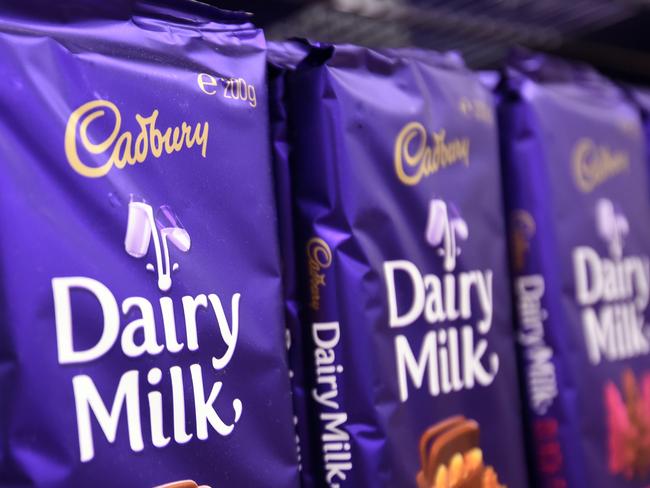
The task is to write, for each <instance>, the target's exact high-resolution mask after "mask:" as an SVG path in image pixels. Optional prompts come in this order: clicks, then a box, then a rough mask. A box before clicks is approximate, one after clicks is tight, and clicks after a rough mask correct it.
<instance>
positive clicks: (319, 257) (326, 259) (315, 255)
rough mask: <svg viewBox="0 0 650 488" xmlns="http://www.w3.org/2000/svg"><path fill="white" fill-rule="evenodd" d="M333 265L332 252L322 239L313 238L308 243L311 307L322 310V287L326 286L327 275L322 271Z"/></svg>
mask: <svg viewBox="0 0 650 488" xmlns="http://www.w3.org/2000/svg"><path fill="white" fill-rule="evenodd" d="M331 264H332V251H331V250H330V247H329V246H328V245H327V242H325V241H324V240H323V239H321V238H320V237H312V238H311V239H309V241H308V242H307V272H308V274H309V296H310V300H309V306H310V307H311V309H312V310H319V309H320V287H321V286H325V275H324V274H323V273H321V272H320V271H321V270H322V269H326V268H329V267H330V265H331Z"/></svg>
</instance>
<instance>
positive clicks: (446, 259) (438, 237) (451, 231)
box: [425, 199, 469, 272]
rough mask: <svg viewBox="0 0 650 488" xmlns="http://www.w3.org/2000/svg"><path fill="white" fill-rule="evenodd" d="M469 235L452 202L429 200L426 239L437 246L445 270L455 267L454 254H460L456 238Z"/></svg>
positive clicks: (465, 224) (459, 238)
mask: <svg viewBox="0 0 650 488" xmlns="http://www.w3.org/2000/svg"><path fill="white" fill-rule="evenodd" d="M468 235H469V230H468V228H467V222H465V220H463V218H462V217H461V216H460V213H459V212H458V209H456V207H455V206H454V205H453V204H449V205H447V204H446V203H445V202H444V201H443V200H440V199H433V200H431V202H429V218H428V220H427V229H426V233H425V236H426V240H427V242H428V243H429V244H431V245H432V246H434V247H438V246H440V247H439V249H438V254H439V255H440V256H441V257H442V258H443V265H444V268H445V271H447V272H451V271H453V270H454V269H455V268H456V256H459V255H460V246H459V245H458V243H457V240H463V241H464V240H466V239H467V237H468Z"/></svg>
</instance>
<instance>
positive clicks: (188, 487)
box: [153, 480, 210, 488]
mask: <svg viewBox="0 0 650 488" xmlns="http://www.w3.org/2000/svg"><path fill="white" fill-rule="evenodd" d="M153 488H210V487H209V486H208V485H197V484H196V481H193V480H181V481H172V482H171V483H165V484H164V485H158V486H154V487H153Z"/></svg>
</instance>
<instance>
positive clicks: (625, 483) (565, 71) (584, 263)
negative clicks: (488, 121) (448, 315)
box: [499, 55, 650, 488]
mask: <svg viewBox="0 0 650 488" xmlns="http://www.w3.org/2000/svg"><path fill="white" fill-rule="evenodd" d="M501 100H502V103H501V104H500V111H499V112H500V115H499V119H500V129H501V140H502V149H503V160H504V167H505V170H504V174H505V182H506V183H505V188H506V192H505V193H506V201H507V213H508V223H509V233H510V242H511V254H512V256H511V257H512V265H511V269H512V273H513V288H514V295H515V301H516V309H517V311H518V314H517V316H518V342H519V346H520V352H521V358H522V369H523V371H524V373H523V374H524V383H525V384H526V397H527V402H526V403H527V407H528V418H529V429H528V432H529V447H530V451H531V457H532V458H533V459H534V460H535V463H534V468H535V469H534V471H535V479H536V485H537V486H542V487H546V486H549V487H555V486H557V487H560V486H568V487H583V486H589V487H596V488H597V487H640V486H647V485H648V483H649V482H650V480H649V478H648V477H647V475H648V468H649V467H650V464H648V463H650V458H649V457H648V455H649V454H650V450H649V448H650V437H649V436H650V356H649V355H648V354H649V353H650V344H649V342H648V338H649V335H648V330H647V320H648V309H647V305H648V283H649V282H650V281H649V278H650V264H649V263H650V261H649V260H648V250H649V249H650V224H649V222H648V214H649V210H650V209H649V207H648V186H647V168H646V165H645V160H644V157H645V156H644V154H645V153H644V151H645V144H644V141H643V135H642V127H641V122H640V119H639V115H638V113H637V112H636V111H635V109H634V107H633V106H632V105H631V104H630V103H629V102H628V101H627V100H626V97H625V96H624V94H623V92H622V91H621V90H620V89H619V88H617V87H616V86H615V85H614V84H613V83H611V82H609V81H608V80H606V79H604V78H603V77H601V76H600V75H598V74H597V73H595V72H593V71H592V70H591V69H590V68H587V67H584V66H576V65H571V64H569V63H567V62H565V61H560V60H554V59H552V58H548V57H546V56H543V55H523V56H522V55H518V56H517V57H515V58H513V61H512V64H511V66H510V67H509V68H508V70H507V72H506V76H505V77H504V82H503V84H502V90H501Z"/></svg>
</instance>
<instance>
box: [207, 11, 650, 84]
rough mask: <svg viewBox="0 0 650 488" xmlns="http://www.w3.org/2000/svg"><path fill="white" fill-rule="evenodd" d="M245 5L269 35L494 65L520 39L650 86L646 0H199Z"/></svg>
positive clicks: (649, 22)
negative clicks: (418, 50)
mask: <svg viewBox="0 0 650 488" xmlns="http://www.w3.org/2000/svg"><path fill="white" fill-rule="evenodd" d="M202 1H205V2H209V3H212V4H213V5H216V6H219V7H223V8H227V9H231V10H246V11H249V12H252V13H253V14H254V17H253V18H254V22H255V23H256V24H257V25H259V26H261V27H263V28H264V29H265V30H266V32H267V37H268V38H270V39H282V38H286V37H292V36H299V37H309V38H313V39H317V40H322V41H335V42H350V43H354V44H360V45H365V46H371V47H373V46H374V47H379V46H383V47H400V46H419V47H423V48H429V49H435V50H442V51H444V50H449V49H454V50H458V51H460V52H461V53H462V54H463V56H464V57H465V60H466V62H467V63H468V64H469V65H470V66H471V67H473V68H479V69H482V68H493V67H496V66H498V64H499V62H500V61H501V60H502V59H503V57H504V56H505V54H506V53H507V52H508V50H509V48H510V47H511V46H514V45H523V46H527V47H529V48H532V49H536V50H541V51H547V52H551V53H556V54H559V55H562V56H564V57H568V58H572V59H578V60H582V61H586V62H588V63H590V64H592V65H594V66H596V67H597V68H598V69H599V70H601V71H603V72H605V73H607V74H609V75H610V76H613V77H615V78H619V79H623V80H626V81H630V82H635V83H643V84H646V85H650V0H202Z"/></svg>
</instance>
